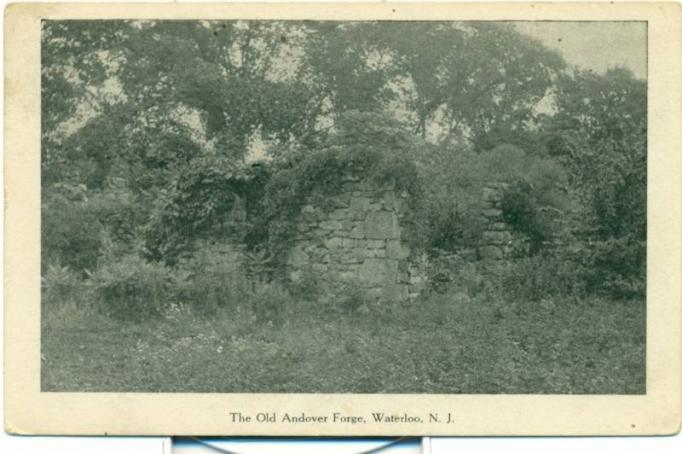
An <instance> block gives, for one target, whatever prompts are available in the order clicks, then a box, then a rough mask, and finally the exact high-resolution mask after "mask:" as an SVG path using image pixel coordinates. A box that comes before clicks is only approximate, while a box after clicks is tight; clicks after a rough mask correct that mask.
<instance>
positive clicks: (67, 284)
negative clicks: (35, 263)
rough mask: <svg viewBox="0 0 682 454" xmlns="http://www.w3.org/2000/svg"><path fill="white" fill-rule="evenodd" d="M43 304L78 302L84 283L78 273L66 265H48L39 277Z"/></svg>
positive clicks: (80, 298)
mask: <svg viewBox="0 0 682 454" xmlns="http://www.w3.org/2000/svg"><path fill="white" fill-rule="evenodd" d="M40 281H41V287H42V295H41V300H42V302H43V303H44V304H50V305H55V304H64V303H69V302H72V303H76V304H78V303H80V302H81V301H82V299H83V295H84V289H85V285H84V283H83V280H82V279H81V278H80V277H79V276H78V273H76V272H74V271H72V270H71V269H69V267H68V266H60V265H54V264H51V265H48V267H47V271H46V272H45V273H44V274H43V276H42V277H41V280H40Z"/></svg>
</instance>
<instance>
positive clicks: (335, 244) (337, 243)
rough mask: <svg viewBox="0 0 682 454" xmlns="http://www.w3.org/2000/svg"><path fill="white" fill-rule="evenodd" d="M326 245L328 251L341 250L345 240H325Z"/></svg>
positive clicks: (332, 238) (333, 238)
mask: <svg viewBox="0 0 682 454" xmlns="http://www.w3.org/2000/svg"><path fill="white" fill-rule="evenodd" d="M324 245H325V247H326V248H327V249H340V248H342V247H343V238H339V237H336V236H334V237H331V238H329V239H326V240H324Z"/></svg>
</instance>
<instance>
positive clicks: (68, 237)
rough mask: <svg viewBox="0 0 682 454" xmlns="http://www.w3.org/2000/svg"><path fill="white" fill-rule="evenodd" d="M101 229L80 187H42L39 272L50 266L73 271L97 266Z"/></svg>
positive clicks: (59, 185)
mask: <svg viewBox="0 0 682 454" xmlns="http://www.w3.org/2000/svg"><path fill="white" fill-rule="evenodd" d="M102 229H103V226H102V224H101V223H100V222H99V219H98V218H97V214H96V213H95V212H94V211H93V210H91V209H90V206H89V204H88V199H87V196H86V189H85V186H83V185H77V186H76V185H68V184H58V185H53V186H51V187H49V188H44V189H43V193H42V204H41V243H42V244H41V261H42V271H43V272H45V271H46V270H47V266H48V265H49V264H51V263H59V264H60V265H61V266H68V267H69V269H71V270H73V271H76V272H78V271H83V270H85V269H88V270H92V269H94V268H95V266H96V264H97V258H98V256H99V249H100V246H101V240H102V238H101V232H102Z"/></svg>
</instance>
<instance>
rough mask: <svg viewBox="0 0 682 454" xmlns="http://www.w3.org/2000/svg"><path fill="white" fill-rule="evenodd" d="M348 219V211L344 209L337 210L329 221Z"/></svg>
mask: <svg viewBox="0 0 682 454" xmlns="http://www.w3.org/2000/svg"><path fill="white" fill-rule="evenodd" d="M348 217H349V212H348V210H347V209H343V208H339V209H336V210H334V211H332V212H331V213H329V219H333V220H336V221H341V220H344V219H347V218H348Z"/></svg>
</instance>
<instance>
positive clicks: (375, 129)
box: [40, 19, 647, 395]
mask: <svg viewBox="0 0 682 454" xmlns="http://www.w3.org/2000/svg"><path fill="white" fill-rule="evenodd" d="M40 40H41V49H40V50H41V55H40V58H41V60H40V74H41V77H40V87H41V91H40V93H41V110H40V116H41V122H40V125H41V136H40V137H41V142H40V179H41V180H40V184H41V194H40V197H41V199H40V200H41V202H40V222H41V228H40V236H41V256H40V271H41V309H40V324H41V329H40V343H41V345H40V389H41V391H42V392H81V393H82V392H147V393H157V392H171V393H173V392H192V393H337V394H338V393H355V394H363V393H371V394H385V393H388V394H611V395H613V394H616V395H621V394H635V395H640V394H645V393H646V392H647V386H646V359H647V358H646V344H647V343H646V335H647V332H646V318H647V317H646V296H647V295H646V293H647V292H646V289H647V286H646V274H647V273H646V271H647V270H646V256H647V254H646V252H647V241H646V239H647V235H646V233H647V23H646V22H645V21H592V22H578V21H507V22H502V21H443V20H438V21H387V20H362V21H360V20H338V21H321V20H147V19H144V20H59V19H49V20H43V21H42V22H41V35H40Z"/></svg>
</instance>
